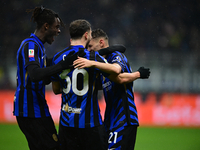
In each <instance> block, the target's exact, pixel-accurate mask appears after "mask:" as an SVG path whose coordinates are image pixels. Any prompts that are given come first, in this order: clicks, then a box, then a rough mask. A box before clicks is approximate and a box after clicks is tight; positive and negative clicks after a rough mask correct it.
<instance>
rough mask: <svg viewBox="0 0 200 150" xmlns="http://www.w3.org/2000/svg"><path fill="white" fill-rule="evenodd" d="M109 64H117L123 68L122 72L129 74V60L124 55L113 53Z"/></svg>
mask: <svg viewBox="0 0 200 150" xmlns="http://www.w3.org/2000/svg"><path fill="white" fill-rule="evenodd" d="M108 62H109V63H112V64H114V63H117V64H119V65H120V66H121V68H122V72H127V67H126V66H127V58H126V56H125V55H124V54H122V53H119V52H114V53H112V55H111V57H110V58H109V59H108Z"/></svg>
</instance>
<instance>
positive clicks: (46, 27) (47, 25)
mask: <svg viewBox="0 0 200 150" xmlns="http://www.w3.org/2000/svg"><path fill="white" fill-rule="evenodd" d="M43 27H44V30H45V31H46V30H48V29H49V24H48V23H44V25H43Z"/></svg>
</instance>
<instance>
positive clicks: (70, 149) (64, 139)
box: [58, 124, 84, 150]
mask: <svg viewBox="0 0 200 150" xmlns="http://www.w3.org/2000/svg"><path fill="white" fill-rule="evenodd" d="M78 133H79V128H72V127H65V126H63V125H61V124H59V134H58V135H59V139H60V148H61V150H82V149H83V147H81V145H80V139H79V137H78V135H77V134H78ZM82 137H84V135H82Z"/></svg>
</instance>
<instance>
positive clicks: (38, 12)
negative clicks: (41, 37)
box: [26, 6, 64, 29]
mask: <svg viewBox="0 0 200 150" xmlns="http://www.w3.org/2000/svg"><path fill="white" fill-rule="evenodd" d="M26 12H28V13H29V12H32V16H31V21H32V20H33V22H36V23H37V29H40V28H41V27H42V25H43V24H45V23H48V24H49V25H52V24H53V23H54V22H55V18H59V20H60V23H61V26H63V27H64V23H63V21H62V19H61V18H60V17H59V15H58V14H57V13H55V12H54V11H53V10H51V9H47V8H44V7H43V6H40V7H35V9H27V10H26Z"/></svg>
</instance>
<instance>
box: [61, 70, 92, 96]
mask: <svg viewBox="0 0 200 150" xmlns="http://www.w3.org/2000/svg"><path fill="white" fill-rule="evenodd" d="M69 72H70V69H66V70H64V71H63V72H62V73H61V74H60V78H61V79H65V80H66V82H67V88H63V92H64V93H66V94H68V93H69V91H70V89H71V87H72V91H73V92H74V93H75V94H76V95H78V96H83V95H84V94H86V93H87V92H88V88H89V87H88V77H89V76H88V72H87V71H86V70H85V69H77V68H76V69H75V70H74V71H73V73H72V80H71V79H70V77H69V76H67V74H68V73H69ZM78 74H82V76H83V83H82V84H83V88H82V89H81V90H79V89H78V88H77V78H78ZM79 84H80V83H79Z"/></svg>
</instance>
